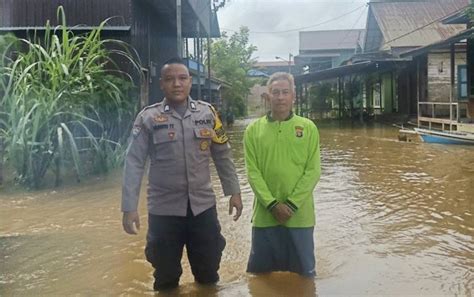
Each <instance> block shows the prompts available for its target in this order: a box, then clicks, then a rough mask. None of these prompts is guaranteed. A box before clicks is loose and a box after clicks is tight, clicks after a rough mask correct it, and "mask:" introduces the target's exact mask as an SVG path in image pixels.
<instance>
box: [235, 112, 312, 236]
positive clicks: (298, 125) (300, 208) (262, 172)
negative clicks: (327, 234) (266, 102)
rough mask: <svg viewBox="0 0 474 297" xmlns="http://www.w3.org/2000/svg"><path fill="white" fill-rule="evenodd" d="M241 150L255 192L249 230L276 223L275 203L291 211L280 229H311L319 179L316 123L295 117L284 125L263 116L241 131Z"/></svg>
mask: <svg viewBox="0 0 474 297" xmlns="http://www.w3.org/2000/svg"><path fill="white" fill-rule="evenodd" d="M244 149H245V165H246V169H247V176H248V180H249V183H250V186H251V187H252V189H253V192H254V194H255V200H254V203H253V216H252V222H253V226H254V227H270V226H277V225H279V223H278V222H277V221H276V220H275V218H274V217H273V215H272V214H271V212H270V211H271V209H272V207H274V206H275V205H276V203H277V202H283V203H286V204H287V205H288V206H289V207H290V208H291V209H292V210H293V211H294V214H293V216H292V217H291V218H290V219H289V220H288V221H287V222H286V223H285V224H284V226H286V227H311V226H314V225H315V214H314V202H313V190H314V187H315V186H316V184H317V183H318V181H319V177H320V175H321V163H320V162H321V161H320V153H319V132H318V129H317V128H316V125H315V124H314V123H313V122H312V121H310V120H309V119H306V118H303V117H300V116H297V115H293V114H292V115H291V116H290V117H289V118H288V119H287V120H286V121H282V122H279V121H274V120H272V119H271V118H270V117H269V116H264V117H262V118H260V119H258V120H257V121H255V122H253V123H251V124H250V125H249V126H248V127H247V129H246V130H245V134H244Z"/></svg>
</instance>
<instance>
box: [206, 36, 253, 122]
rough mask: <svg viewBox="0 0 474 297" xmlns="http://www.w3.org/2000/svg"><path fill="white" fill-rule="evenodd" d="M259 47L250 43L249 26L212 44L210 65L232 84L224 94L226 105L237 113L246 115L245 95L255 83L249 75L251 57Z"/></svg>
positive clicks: (221, 77)
mask: <svg viewBox="0 0 474 297" xmlns="http://www.w3.org/2000/svg"><path fill="white" fill-rule="evenodd" d="M256 50H257V47H256V46H254V45H251V44H249V29H248V28H247V27H241V28H240V30H239V32H235V33H233V34H232V35H231V36H228V35H227V33H226V32H223V33H222V37H221V38H220V39H219V40H217V41H214V42H213V43H212V44H211V67H212V69H213V70H214V71H215V75H216V76H217V77H218V78H219V79H222V80H224V81H226V82H228V83H230V84H232V87H231V88H230V89H227V90H225V91H224V93H223V97H224V100H225V101H226V105H227V108H228V109H229V108H230V109H231V110H232V112H233V113H234V114H235V115H236V116H243V115H245V111H246V108H245V98H247V96H248V95H249V94H250V88H251V87H252V86H253V85H254V82H253V81H252V80H251V79H250V78H249V77H248V76H247V72H248V71H249V70H250V69H251V68H252V66H253V64H254V63H255V59H253V58H252V55H253V53H254V52H255V51H256Z"/></svg>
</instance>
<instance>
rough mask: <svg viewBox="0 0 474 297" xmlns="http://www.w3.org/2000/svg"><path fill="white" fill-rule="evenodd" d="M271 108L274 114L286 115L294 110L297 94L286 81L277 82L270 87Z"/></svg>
mask: <svg viewBox="0 0 474 297" xmlns="http://www.w3.org/2000/svg"><path fill="white" fill-rule="evenodd" d="M269 91H270V107H271V109H272V113H275V114H286V113H288V114H289V113H290V111H291V109H292V108H293V100H294V99H295V94H294V92H293V90H292V88H291V87H290V83H289V82H288V81H287V80H286V79H285V80H276V81H274V82H272V84H271V85H270V90H269Z"/></svg>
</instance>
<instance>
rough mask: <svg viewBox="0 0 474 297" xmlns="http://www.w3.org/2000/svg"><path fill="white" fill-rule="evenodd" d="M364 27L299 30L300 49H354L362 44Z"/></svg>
mask: <svg viewBox="0 0 474 297" xmlns="http://www.w3.org/2000/svg"><path fill="white" fill-rule="evenodd" d="M364 32H365V30H364V29H353V30H326V31H302V32H300V46H299V50H300V51H308V50H341V49H355V48H357V46H358V45H362V43H363V40H364Z"/></svg>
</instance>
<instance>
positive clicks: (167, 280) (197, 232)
mask: <svg viewBox="0 0 474 297" xmlns="http://www.w3.org/2000/svg"><path fill="white" fill-rule="evenodd" d="M184 245H186V250H187V254H188V259H189V263H190V264H191V270H192V273H193V275H194V279H195V280H196V281H197V282H199V283H203V284H209V283H215V282H217V281H218V280H219V274H218V273H217V271H218V270H219V264H220V261H221V256H222V251H223V250H224V247H225V239H224V237H223V236H222V235H221V227H220V225H219V221H218V220H217V212H216V207H215V206H214V207H212V208H210V209H208V210H206V211H204V212H203V213H200V214H199V215H197V216H193V214H192V212H191V211H190V209H189V207H188V214H187V216H186V217H177V216H159V215H153V214H148V233H147V244H146V248H145V255H146V258H147V260H148V262H150V263H151V265H152V266H153V268H155V273H154V274H153V275H154V276H155V283H154V285H153V288H154V289H155V290H162V289H169V288H174V287H176V286H178V283H179V278H180V276H181V274H182V272H183V270H182V268H181V257H182V254H183V247H184Z"/></svg>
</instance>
